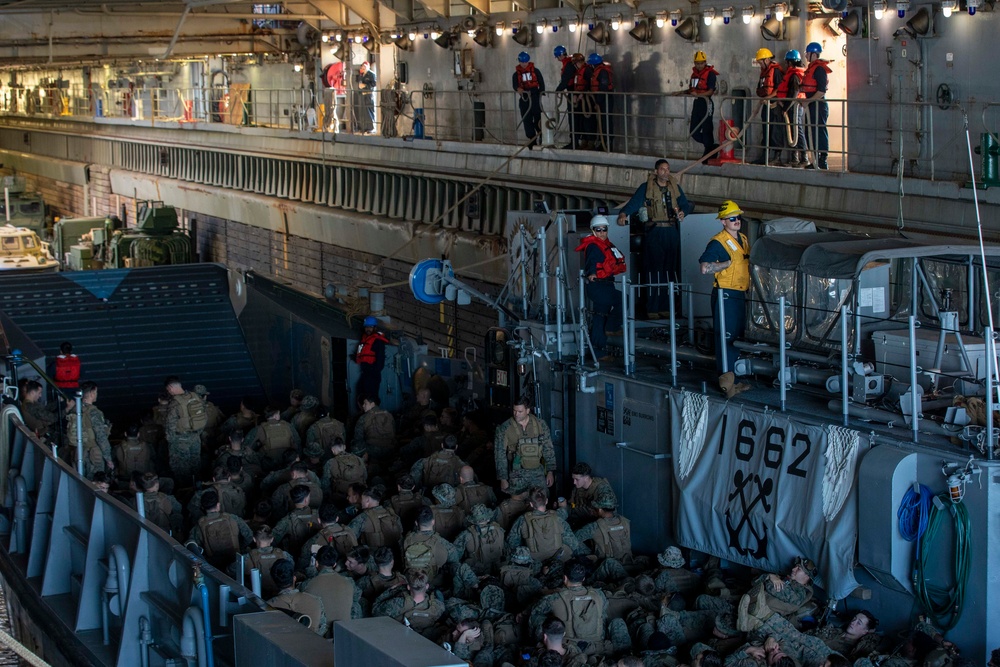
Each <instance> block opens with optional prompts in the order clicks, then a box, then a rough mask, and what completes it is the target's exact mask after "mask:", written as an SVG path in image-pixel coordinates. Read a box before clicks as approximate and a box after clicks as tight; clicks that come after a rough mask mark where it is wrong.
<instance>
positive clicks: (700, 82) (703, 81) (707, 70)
mask: <svg viewBox="0 0 1000 667" xmlns="http://www.w3.org/2000/svg"><path fill="white" fill-rule="evenodd" d="M709 74H715V75H716V76H719V73H718V72H717V71H715V68H714V67H712V66H711V65H706V66H704V67H702V68H701V69H698V68H697V67H692V68H691V83H690V85H689V86H688V90H689V91H691V92H692V93H693V92H694V91H696V90H701V91H705V90H711V89H710V88H709V87H708V75H709Z"/></svg>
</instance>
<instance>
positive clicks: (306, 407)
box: [288, 396, 319, 440]
mask: <svg viewBox="0 0 1000 667" xmlns="http://www.w3.org/2000/svg"><path fill="white" fill-rule="evenodd" d="M318 419H319V399H318V398H316V397H315V396H306V397H305V398H303V399H302V407H301V409H300V410H299V411H298V412H297V413H295V415H294V416H293V417H292V418H291V419H289V420H288V423H290V424H291V425H292V428H294V429H295V430H296V431H297V432H298V434H299V439H300V440H305V439H306V436H307V434H308V432H309V427H311V426H312V425H313V424H315V423H316V420H318Z"/></svg>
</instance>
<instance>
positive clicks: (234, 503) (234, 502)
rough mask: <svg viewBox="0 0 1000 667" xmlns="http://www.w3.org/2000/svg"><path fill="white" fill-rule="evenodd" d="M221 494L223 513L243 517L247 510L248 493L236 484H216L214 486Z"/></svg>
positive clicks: (220, 500)
mask: <svg viewBox="0 0 1000 667" xmlns="http://www.w3.org/2000/svg"><path fill="white" fill-rule="evenodd" d="M212 486H213V487H215V490H216V491H217V492H218V494H219V502H220V503H221V504H222V511H223V512H228V513H229V514H233V515H235V516H243V511H244V510H245V509H246V505H247V497H246V493H245V492H244V491H243V489H242V488H240V487H239V486H238V485H237V484H235V483H234V482H216V483H214V484H212Z"/></svg>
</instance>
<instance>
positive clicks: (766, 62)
mask: <svg viewBox="0 0 1000 667" xmlns="http://www.w3.org/2000/svg"><path fill="white" fill-rule="evenodd" d="M754 61H755V62H756V63H757V64H758V65H759V66H760V78H759V79H757V97H759V98H760V103H761V108H760V122H761V124H762V126H763V127H762V130H763V135H762V136H761V141H760V145H761V148H763V153H762V154H761V156H760V157H759V158H757V159H756V160H754V162H753V164H771V163H773V162H776V161H777V160H778V158H779V157H780V156H781V149H782V148H783V147H784V141H783V139H782V136H781V128H782V127H783V125H782V120H781V110H780V109H779V108H778V107H777V103H776V102H774V98H775V97H776V96H777V94H778V87H779V86H780V85H781V78H782V76H784V73H783V72H782V69H781V67H780V66H779V65H778V63H776V62H774V54H773V53H771V50H770V49H766V48H761V49H757V54H756V55H755V56H754Z"/></svg>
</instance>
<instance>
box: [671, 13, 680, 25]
mask: <svg viewBox="0 0 1000 667" xmlns="http://www.w3.org/2000/svg"><path fill="white" fill-rule="evenodd" d="M680 20H681V10H679V9H674V10H671V12H670V25H672V26H673V27H675V28H676V27H677V24H678V23H679V22H680Z"/></svg>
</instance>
